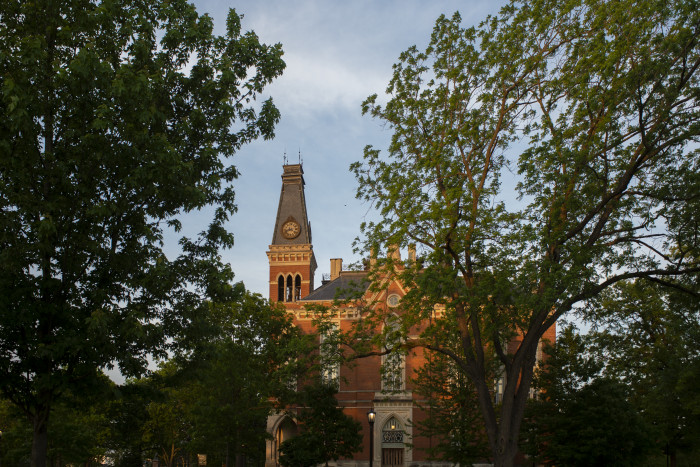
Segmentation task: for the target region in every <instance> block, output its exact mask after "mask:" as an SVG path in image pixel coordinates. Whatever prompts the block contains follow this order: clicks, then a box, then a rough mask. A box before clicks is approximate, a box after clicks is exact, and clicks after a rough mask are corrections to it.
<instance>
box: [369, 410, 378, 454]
mask: <svg viewBox="0 0 700 467" xmlns="http://www.w3.org/2000/svg"><path fill="white" fill-rule="evenodd" d="M376 416H377V412H375V411H374V409H369V412H367V421H368V422H369V467H372V462H373V461H374V418H375V417H376Z"/></svg>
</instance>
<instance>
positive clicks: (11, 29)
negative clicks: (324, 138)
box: [0, 0, 284, 465]
mask: <svg viewBox="0 0 700 467" xmlns="http://www.w3.org/2000/svg"><path fill="white" fill-rule="evenodd" d="M212 31H213V22H212V19H211V18H210V17H208V16H206V15H204V16H200V15H198V14H197V12H196V10H195V8H194V6H192V5H190V4H188V3H187V2H186V1H184V0H174V1H167V2H165V1H158V0H148V1H145V2H142V1H132V0H117V1H112V0H105V1H90V0H71V1H65V2H54V1H44V0H40V1H37V2H24V1H19V0H9V1H5V2H2V4H1V6H0V80H1V82H0V90H1V91H0V92H1V94H0V111H1V112H2V118H0V264H1V265H2V266H0V296H2V297H3V298H2V300H1V301H0V331H1V332H0V389H1V390H2V393H3V394H4V395H5V396H6V397H7V398H9V399H10V400H12V401H13V402H14V403H15V404H17V405H18V406H19V407H21V408H22V410H24V411H25V413H26V414H27V416H29V417H32V418H33V424H34V431H35V435H36V436H35V441H34V448H33V452H34V454H33V464H35V465H43V464H44V459H43V457H44V455H45V452H46V437H45V433H46V426H47V420H48V417H49V413H50V410H51V406H52V404H53V403H54V401H56V400H58V399H59V398H60V395H61V394H62V393H64V392H65V391H66V390H67V389H68V388H70V387H71V385H72V384H73V383H75V382H76V381H79V380H83V379H89V378H94V377H95V376H96V375H97V373H98V372H99V369H101V368H104V367H111V366H113V365H115V364H118V365H119V367H120V369H121V371H122V373H124V374H126V375H138V374H140V373H141V372H142V371H143V369H144V367H145V364H146V361H147V357H148V355H149V354H155V355H157V356H162V355H163V352H164V351H165V349H166V347H167V344H168V343H173V344H176V343H177V337H178V335H179V333H180V332H181V329H182V328H184V327H187V325H188V322H189V320H190V319H191V316H192V314H193V313H196V312H197V310H198V307H199V306H200V303H201V302H202V300H203V299H204V298H218V299H230V294H231V288H230V286H228V285H227V284H228V283H229V282H230V281H231V279H232V277H233V274H232V272H231V270H230V268H229V267H228V266H227V265H224V264H222V263H221V260H220V257H219V255H218V248H219V247H230V246H231V245H232V242H233V237H232V235H231V234H230V233H228V232H227V231H226V230H225V229H224V222H225V221H226V220H227V219H228V217H229V215H230V214H231V213H233V212H234V211H235V209H236V207H235V204H234V191H233V187H232V182H233V181H234V180H235V178H236V177H237V176H238V172H237V170H236V168H235V166H233V165H231V164H230V163H228V162H226V158H228V157H230V156H232V155H233V154H234V153H235V152H236V151H237V150H238V149H240V148H241V146H243V145H244V144H246V143H248V142H250V141H252V140H254V139H256V138H258V137H260V136H262V137H264V138H270V137H272V136H273V127H274V124H275V123H276V122H277V120H278V119H279V113H278V111H277V109H276V108H275V107H274V105H273V103H272V100H270V99H268V100H266V101H264V102H262V103H261V104H260V105H259V106H258V105H257V104H256V103H255V100H256V98H257V96H258V95H259V94H260V93H261V92H262V91H263V88H264V87H265V86H266V85H267V84H268V83H270V82H271V80H272V79H274V78H275V77H277V76H279V75H280V73H281V72H282V70H283V68H284V62H283V61H282V59H281V56H282V51H281V46H280V45H279V44H278V45H274V46H267V45H265V44H261V43H260V42H259V40H258V38H257V36H256V35H255V34H254V33H252V32H245V33H244V32H242V30H241V18H240V16H239V15H237V14H236V13H235V11H233V10H232V11H231V12H230V13H229V15H228V18H227V21H226V32H225V35H224V36H215V35H213V34H212ZM207 206H214V216H213V219H212V221H211V223H210V224H209V226H208V227H207V228H205V229H204V230H203V232H201V234H200V235H199V238H198V239H196V240H192V239H188V238H182V239H181V241H180V246H181V249H182V254H181V255H180V256H178V257H177V258H174V259H172V258H169V257H167V256H166V254H165V253H164V251H163V239H164V236H165V235H166V234H167V233H169V232H172V231H179V229H180V227H181V215H183V214H185V213H188V212H190V211H193V210H199V209H202V208H204V207H207ZM171 337H173V338H174V339H170V338H171Z"/></svg>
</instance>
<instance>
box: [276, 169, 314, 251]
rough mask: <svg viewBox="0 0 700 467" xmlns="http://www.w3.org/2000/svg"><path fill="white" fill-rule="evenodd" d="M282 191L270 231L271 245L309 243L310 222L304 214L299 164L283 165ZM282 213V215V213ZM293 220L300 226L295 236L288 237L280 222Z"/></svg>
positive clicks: (302, 183)
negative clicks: (271, 231)
mask: <svg viewBox="0 0 700 467" xmlns="http://www.w3.org/2000/svg"><path fill="white" fill-rule="evenodd" d="M282 169H283V173H282V191H281V193H280V203H279V206H278V207H277V217H276V218H275V230H274V231H273V233H272V245H307V244H310V243H311V223H309V220H308V216H307V215H306V199H305V197H304V184H305V183H304V169H303V168H302V166H301V164H288V165H285V166H283V168H282ZM282 213H284V215H283V214H282ZM292 219H293V220H295V221H296V222H297V223H298V224H299V226H300V227H301V231H300V232H299V235H297V237H296V238H293V239H288V238H285V237H284V235H282V231H281V227H282V224H284V223H285V222H287V220H292Z"/></svg>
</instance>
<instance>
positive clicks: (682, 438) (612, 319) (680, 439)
mask: <svg viewBox="0 0 700 467" xmlns="http://www.w3.org/2000/svg"><path fill="white" fill-rule="evenodd" d="M683 285H684V286H685V288H684V289H682V290H678V289H671V290H669V289H666V288H664V287H662V286H660V285H659V284H656V283H649V282H645V281H634V282H621V283H619V284H617V286H616V287H615V288H613V289H610V290H609V291H607V293H605V294H603V295H601V297H600V300H598V301H597V303H596V306H595V307H591V308H590V309H587V310H586V317H587V319H589V320H592V321H594V322H595V326H596V327H595V329H596V332H594V333H593V335H592V338H593V342H594V343H595V348H596V350H597V352H598V353H599V355H600V356H599V358H601V359H605V361H606V373H607V374H609V375H611V376H612V377H614V378H617V379H619V380H620V381H624V383H625V384H626V385H627V386H628V387H629V388H630V392H631V401H632V403H633V404H634V406H635V407H636V409H637V410H638V411H639V412H640V413H643V414H644V417H645V419H646V420H648V421H649V422H650V423H651V424H652V426H653V428H654V446H655V452H656V453H657V454H659V455H661V454H664V453H665V454H668V455H669V456H670V457H671V459H672V460H673V461H674V462H675V460H676V458H677V457H678V456H681V457H690V458H692V457H693V456H694V458H695V459H696V460H697V459H698V456H699V455H700V452H698V449H697V443H696V440H697V439H698V437H700V410H698V407H700V390H698V385H697V383H698V371H699V370H700V307H698V302H697V295H694V294H693V292H692V290H696V291H697V286H698V284H697V278H696V279H695V282H693V281H685V282H684V284H683ZM695 294H697V292H695ZM690 462H692V461H690Z"/></svg>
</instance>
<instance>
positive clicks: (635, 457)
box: [523, 327, 652, 466]
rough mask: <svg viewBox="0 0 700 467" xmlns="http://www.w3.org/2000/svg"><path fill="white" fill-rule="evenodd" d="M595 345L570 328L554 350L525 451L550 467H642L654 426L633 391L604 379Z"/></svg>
mask: <svg viewBox="0 0 700 467" xmlns="http://www.w3.org/2000/svg"><path fill="white" fill-rule="evenodd" d="M590 345H591V344H590V338H586V337H583V336H580V335H578V334H576V332H575V330H574V329H573V328H572V327H567V328H565V329H564V330H563V331H562V333H561V335H560V336H559V338H558V339H557V344H556V345H554V346H548V348H547V350H546V352H547V354H548V355H549V358H548V360H547V365H546V367H545V368H544V371H541V372H540V373H539V374H538V380H537V384H536V386H537V388H538V389H539V390H540V391H541V392H542V398H541V399H540V400H533V401H530V402H529V403H528V415H527V417H526V419H527V421H526V422H525V427H524V428H525V429H524V430H523V435H524V437H525V438H526V441H525V443H524V446H523V448H524V450H525V452H527V453H529V454H530V455H531V456H532V457H533V459H535V460H536V461H537V462H539V463H544V464H547V465H572V466H578V465H580V466H584V465H639V462H640V461H641V460H642V459H644V458H645V456H646V454H647V452H648V450H649V444H650V441H651V439H652V438H651V430H650V427H651V426H650V424H649V423H648V421H647V420H644V418H643V416H642V414H641V413H640V412H639V411H638V410H637V408H636V407H635V406H634V405H633V404H632V403H631V401H630V393H631V391H630V388H629V387H628V386H626V385H625V384H624V383H623V382H622V381H620V380H617V379H613V378H610V377H604V376H601V371H602V369H603V362H602V360H601V359H599V358H598V356H597V355H595V354H593V355H592V354H591V353H590Z"/></svg>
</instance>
